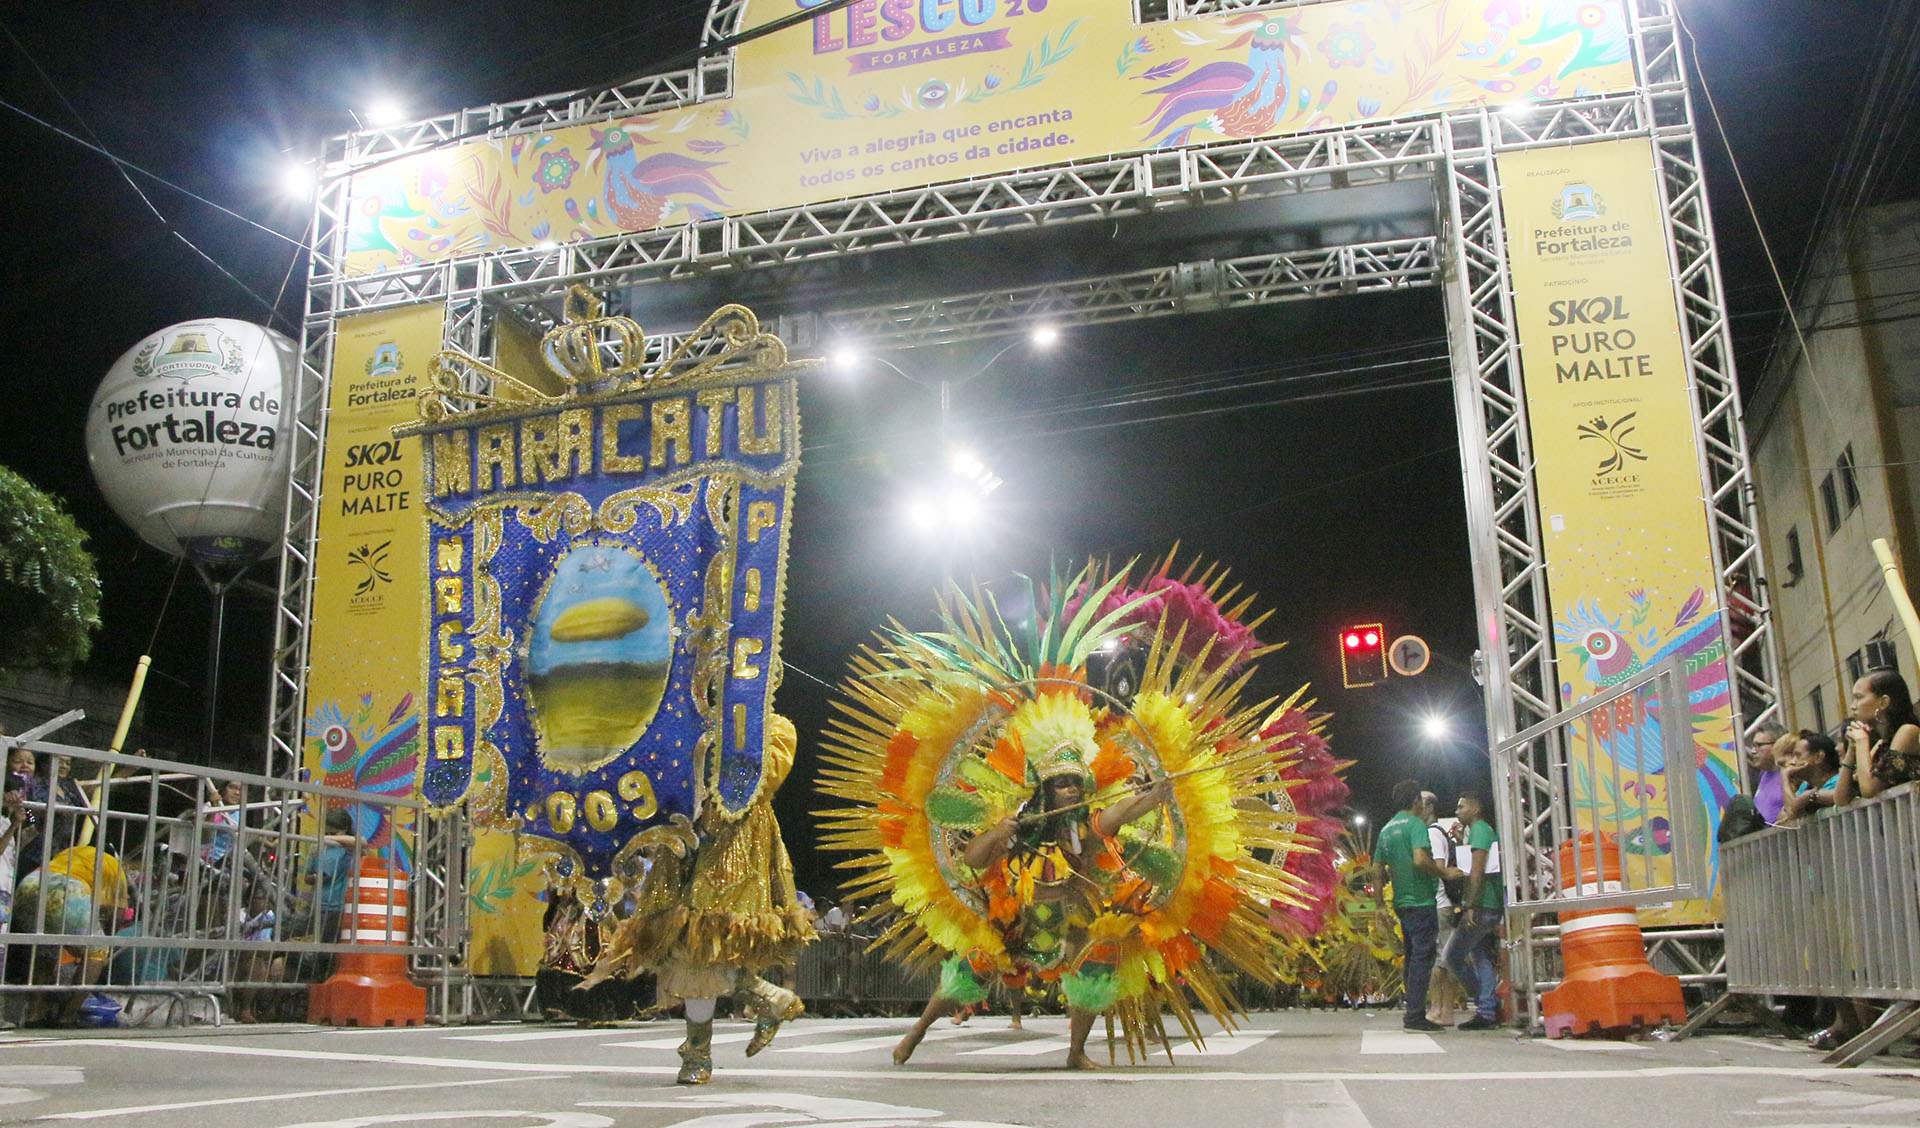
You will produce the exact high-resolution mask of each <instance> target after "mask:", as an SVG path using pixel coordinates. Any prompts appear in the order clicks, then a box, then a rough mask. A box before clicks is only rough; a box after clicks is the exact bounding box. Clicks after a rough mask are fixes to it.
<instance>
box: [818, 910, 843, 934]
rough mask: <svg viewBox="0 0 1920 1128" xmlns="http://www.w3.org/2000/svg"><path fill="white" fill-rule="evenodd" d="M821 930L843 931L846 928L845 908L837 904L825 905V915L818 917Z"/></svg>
mask: <svg viewBox="0 0 1920 1128" xmlns="http://www.w3.org/2000/svg"><path fill="white" fill-rule="evenodd" d="M820 930H821V931H822V932H845V931H846V930H847V910H845V909H843V908H841V907H840V906H839V905H829V906H827V911H826V915H824V916H822V917H821V918H820Z"/></svg>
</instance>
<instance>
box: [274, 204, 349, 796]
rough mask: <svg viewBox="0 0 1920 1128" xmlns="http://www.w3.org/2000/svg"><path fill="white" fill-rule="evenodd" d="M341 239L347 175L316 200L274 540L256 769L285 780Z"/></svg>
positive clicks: (298, 688) (307, 605)
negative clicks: (267, 664)
mask: <svg viewBox="0 0 1920 1128" xmlns="http://www.w3.org/2000/svg"><path fill="white" fill-rule="evenodd" d="M346 242H347V180H346V178H345V177H337V178H334V179H332V180H324V181H323V182H322V184H321V187H320V189H319V192H318V195H317V198H316V200H315V203H314V223H313V248H312V251H311V253H310V256H309V259H308V266H307V300H306V312H305V315H304V316H303V318H302V319H301V325H300V367H299V370H298V372H297V373H296V375H295V377H294V386H293V395H292V401H293V403H292V413H293V426H292V428H291V431H290V433H289V434H288V436H287V442H288V444H289V449H288V452H287V463H288V473H287V505H286V516H285V518H284V522H285V523H284V526H283V528H282V531H281V540H280V582H279V588H278V591H279V594H278V596H277V597H276V599H275V601H274V618H273V677H272V682H271V685H270V687H269V696H268V705H267V748H266V756H265V763H264V764H263V765H262V768H261V771H262V773H263V774H265V775H270V776H279V777H281V778H285V779H292V778H294V777H296V776H297V775H298V774H299V769H300V748H301V743H302V741H303V740H304V739H305V727H306V725H305V717H306V697H307V623H308V621H309V619H310V618H311V616H312V612H313V577H314V559H313V550H314V540H315V536H316V533H317V530H318V523H319V519H320V459H321V452H322V451H323V450H324V449H325V447H326V429H327V378H328V375H329V374H330V373H331V372H332V371H333V344H334V333H333V325H334V317H335V314H336V311H338V310H339V309H340V307H341V304H342V301H343V299H342V293H341V292H342V290H343V288H344V286H345V282H344V281H343V274H342V270H341V265H342V263H343V262H344V259H345V255H346Z"/></svg>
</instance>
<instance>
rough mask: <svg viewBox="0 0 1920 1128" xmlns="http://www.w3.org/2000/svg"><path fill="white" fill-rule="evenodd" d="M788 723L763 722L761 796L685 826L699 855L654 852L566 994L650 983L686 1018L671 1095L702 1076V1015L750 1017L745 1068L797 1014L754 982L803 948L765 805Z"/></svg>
mask: <svg viewBox="0 0 1920 1128" xmlns="http://www.w3.org/2000/svg"><path fill="white" fill-rule="evenodd" d="M797 743H798V742H797V739H796V736H795V733H794V728H793V722H792V721H789V720H788V719H787V718H785V717H783V716H780V715H778V714H774V715H773V716H772V718H771V720H770V723H769V724H768V725H767V746H766V753H765V755H764V757H763V758H762V764H763V768H762V770H763V771H764V772H765V773H766V776H765V780H766V781H765V785H764V786H763V787H762V788H761V789H760V793H759V797H758V798H757V799H755V800H754V802H753V804H752V806H751V807H749V808H748V810H747V813H746V814H745V815H744V816H742V817H741V818H739V819H737V820H732V821H729V820H726V819H723V818H721V817H720V816H719V815H718V813H716V812H715V811H713V810H712V809H711V808H709V809H708V810H707V811H706V812H704V813H703V814H702V816H701V818H700V820H699V822H698V823H697V824H696V829H697V830H698V832H699V841H698V844H697V845H696V846H695V847H694V848H693V849H691V850H690V851H687V852H686V853H685V854H684V855H682V854H678V853H675V852H672V851H661V852H659V853H658V854H657V855H656V856H655V857H654V860H653V865H652V868H651V869H650V870H649V871H648V873H647V876H646V879H645V881H644V882H642V884H641V886H640V891H639V894H638V897H637V900H638V905H637V906H636V908H635V910H634V914H633V915H632V916H630V917H628V918H627V919H626V920H625V921H623V922H622V923H621V925H620V928H619V931H618V932H616V933H615V934H614V937H613V940H612V942H611V943H609V944H608V946H607V950H606V953H605V954H604V955H602V956H601V957H600V960H599V962H598V963H597V964H595V965H594V969H593V973H592V974H591V975H589V976H587V977H586V978H585V979H584V980H582V981H581V983H580V985H579V987H578V988H576V990H591V989H592V988H593V987H594V986H595V985H597V984H599V983H601V982H603V981H605V980H606V979H608V978H610V977H612V976H615V975H622V976H629V977H631V976H635V975H638V974H640V973H641V972H644V971H652V972H654V973H655V975H656V976H657V981H658V984H659V988H658V992H659V997H660V999H661V1001H662V1002H665V1001H666V1000H668V999H679V1000H680V1001H681V1002H682V1003H683V1004H684V1006H685V1008H686V1022H687V1040H686V1041H685V1042H682V1043H681V1044H680V1073H679V1076H678V1078H677V1080H678V1081H679V1082H680V1084H682V1085H704V1084H706V1083H707V1081H708V1080H710V1079H711V1078H712V1076H713V1012H714V1007H715V1003H716V1001H717V999H718V998H719V996H721V995H733V996H734V997H735V1000H736V1001H737V1002H738V1003H739V1004H740V1005H741V1006H742V1008H743V1009H745V1011H746V1012H747V1013H748V1014H749V1015H751V1016H752V1017H753V1020H754V1029H753V1037H752V1038H751V1039H750V1040H749V1041H748V1042H747V1056H748V1057H752V1056H753V1055H755V1054H757V1053H759V1052H760V1051H761V1050H763V1049H766V1047H767V1044H768V1043H769V1042H771V1041H773V1037H774V1035H775V1034H776V1033H778V1032H779V1030H780V1025H781V1023H783V1022H787V1021H789V1020H791V1019H794V1018H797V1017H799V1016H800V1014H801V1012H802V1011H803V1010H805V1009H806V1008H805V1007H804V1006H802V1005H801V1002H800V997H799V996H798V995H795V994H794V993H793V992H792V991H789V990H788V989H786V988H785V987H778V986H775V985H774V984H772V983H769V982H767V981H766V980H765V979H762V978H761V977H760V975H759V974H758V973H759V971H760V970H761V969H762V968H765V967H768V966H771V965H773V964H779V963H785V962H786V961H787V960H788V959H790V958H792V957H793V955H794V953H796V952H797V951H798V950H799V949H800V948H801V947H802V946H804V945H805V944H807V943H809V942H811V941H812V940H813V939H814V938H815V935H814V930H813V925H812V924H811V923H810V922H809V921H808V919H807V912H806V909H805V908H804V907H803V906H802V905H801V904H800V897H799V893H798V891H797V890H796V889H795V887H794V883H793V864H792V862H791V861H790V860H789V859H788V857H787V847H786V843H785V842H784V841H782V840H781V838H780V824H779V822H778V821H776V820H775V818H774V814H773V794H774V792H775V791H777V790H779V787H780V784H781V783H782V782H783V781H784V780H785V779H786V777H787V773H788V771H790V770H791V769H792V768H793V757H794V751H795V747H796V745H797Z"/></svg>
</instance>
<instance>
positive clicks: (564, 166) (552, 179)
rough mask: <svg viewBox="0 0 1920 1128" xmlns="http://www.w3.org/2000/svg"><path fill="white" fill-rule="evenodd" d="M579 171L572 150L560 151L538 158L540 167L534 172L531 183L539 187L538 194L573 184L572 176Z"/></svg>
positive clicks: (578, 163) (578, 165) (578, 164)
mask: <svg viewBox="0 0 1920 1128" xmlns="http://www.w3.org/2000/svg"><path fill="white" fill-rule="evenodd" d="M579 171H580V162H579V161H577V160H574V159H573V150H572V149H570V148H569V149H561V150H560V151H559V152H556V153H547V154H545V155H543V156H542V157H541V158H540V167H539V168H538V169H537V170H535V171H534V174H533V182H534V183H535V184H538V185H539V186H540V194H541V195H543V196H544V195H546V194H547V193H549V192H552V191H555V190H557V189H560V188H567V187H570V186H572V184H573V174H574V173H576V172H579Z"/></svg>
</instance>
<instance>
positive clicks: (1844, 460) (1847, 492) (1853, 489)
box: [1834, 443, 1860, 513]
mask: <svg viewBox="0 0 1920 1128" xmlns="http://www.w3.org/2000/svg"><path fill="white" fill-rule="evenodd" d="M1834 471H1835V472H1836V473H1838V474H1839V476H1840V500H1841V502H1842V503H1843V504H1845V506H1846V512H1848V513H1852V512H1853V511H1854V510H1856V509H1858V508H1860V479H1859V476H1858V475H1856V474H1855V473H1854V471H1853V444H1852V443H1848V444H1847V446H1846V449H1845V450H1843V451H1841V452H1840V461H1839V462H1838V463H1837V464H1836V465H1835V466H1834Z"/></svg>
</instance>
